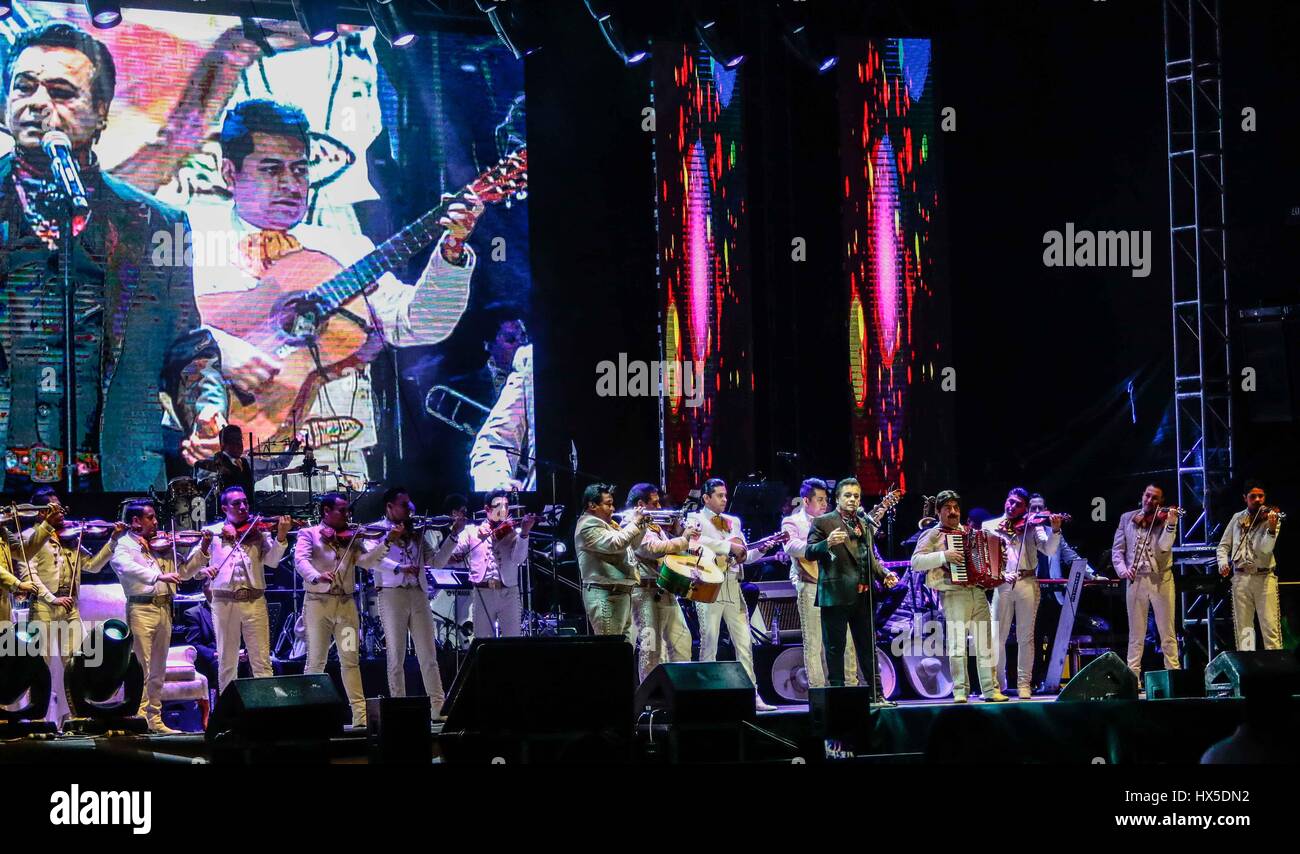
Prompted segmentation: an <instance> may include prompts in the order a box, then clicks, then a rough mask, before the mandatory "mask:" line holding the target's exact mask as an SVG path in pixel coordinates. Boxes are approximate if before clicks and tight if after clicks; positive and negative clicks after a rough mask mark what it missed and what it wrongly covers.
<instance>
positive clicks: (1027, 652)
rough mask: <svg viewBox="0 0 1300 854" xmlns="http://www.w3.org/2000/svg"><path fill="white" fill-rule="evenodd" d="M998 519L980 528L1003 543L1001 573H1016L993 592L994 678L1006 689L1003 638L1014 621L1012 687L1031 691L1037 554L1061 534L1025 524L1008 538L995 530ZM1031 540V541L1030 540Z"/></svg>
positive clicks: (1052, 545) (1058, 540)
mask: <svg viewBox="0 0 1300 854" xmlns="http://www.w3.org/2000/svg"><path fill="white" fill-rule="evenodd" d="M1006 518H1007V517H1006V516H999V517H998V518H996V519H990V520H988V521H987V522H985V523H984V524H983V525H982V526H981V527H983V529H984V530H985V531H989V532H990V533H993V534H996V535H997V536H999V537H1001V538H1002V539H1003V540H1004V541H1005V542H1006V544H1007V565H1006V569H1004V572H1006V571H1010V572H1016V573H1019V575H1018V577H1017V578H1016V581H1015V582H1014V583H1012V584H1005V583H1004V584H999V585H998V586H997V587H996V588H995V589H994V590H993V626H994V628H996V629H997V637H998V643H997V647H996V648H995V649H994V650H993V653H994V659H995V661H996V669H997V675H998V685H999V686H1000V687H1002V688H1006V686H1007V638H1008V637H1009V636H1010V635H1011V619H1012V617H1013V616H1014V617H1015V622H1016V671H1017V675H1016V688H1017V689H1019V690H1021V691H1028V690H1031V684H1030V683H1031V682H1032V680H1033V677H1034V623H1035V622H1036V621H1037V619H1038V601H1039V597H1040V596H1041V595H1042V594H1041V590H1040V588H1039V586H1038V576H1037V574H1036V573H1037V572H1038V553H1039V552H1040V551H1041V552H1042V553H1043V554H1047V555H1050V554H1053V553H1054V552H1055V551H1056V549H1057V547H1058V546H1059V545H1060V543H1061V533H1060V532H1059V531H1055V532H1053V531H1052V529H1051V527H1050V526H1048V525H1026V526H1025V531H1024V533H1023V535H1019V536H1016V535H1009V534H1006V533H1005V532H1003V531H1001V530H1000V529H999V526H1000V525H1001V524H1002V522H1003V521H1004V520H1005V519H1006ZM1031 538H1032V539H1031Z"/></svg>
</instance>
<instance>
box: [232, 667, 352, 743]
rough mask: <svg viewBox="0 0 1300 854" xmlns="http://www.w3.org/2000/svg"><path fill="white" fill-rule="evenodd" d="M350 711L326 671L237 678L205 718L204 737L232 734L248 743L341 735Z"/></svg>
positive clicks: (326, 737) (349, 718)
mask: <svg viewBox="0 0 1300 854" xmlns="http://www.w3.org/2000/svg"><path fill="white" fill-rule="evenodd" d="M351 719H352V715H351V709H350V708H349V707H348V704H347V703H346V702H344V700H343V697H342V696H340V695H339V692H338V689H336V688H335V687H334V682H333V680H331V679H330V677H329V676H328V675H326V674H324V673H313V674H310V675H306V676H271V677H267V678H264V679H236V680H235V681H234V682H231V683H230V684H229V685H227V686H226V690H225V691H223V692H221V697H220V699H218V700H217V708H216V709H215V710H214V711H213V712H212V717H211V718H210V719H209V720H208V738H209V739H212V738H215V737H217V736H219V735H221V734H223V733H233V734H235V735H239V736H242V737H243V738H245V739H248V740H251V741H276V740H283V739H287V740H295V741H304V740H313V739H328V738H332V737H334V736H339V735H342V734H343V725H344V724H345V723H346V722H348V721H350V720H351Z"/></svg>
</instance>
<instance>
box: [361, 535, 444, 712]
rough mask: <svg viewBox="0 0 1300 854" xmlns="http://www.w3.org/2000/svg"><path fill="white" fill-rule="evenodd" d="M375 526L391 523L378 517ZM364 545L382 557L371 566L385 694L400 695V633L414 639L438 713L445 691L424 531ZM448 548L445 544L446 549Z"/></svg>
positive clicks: (403, 665) (402, 653)
mask: <svg viewBox="0 0 1300 854" xmlns="http://www.w3.org/2000/svg"><path fill="white" fill-rule="evenodd" d="M378 524H379V526H380V527H383V528H391V527H392V526H393V523H392V522H390V521H389V520H388V519H381V520H380V521H379V523H378ZM370 548H374V549H378V550H380V551H382V552H384V553H385V554H384V559H383V560H381V561H380V562H379V563H378V564H377V565H376V566H375V568H374V576H375V586H376V587H377V588H378V589H379V620H380V622H382V623H383V625H384V649H385V650H386V654H387V659H388V661H387V663H388V695H389V696H390V697H405V696H406V638H407V636H408V635H409V636H410V638H411V641H412V643H413V644H414V645H415V657H416V659H417V660H418V661H419V662H420V678H421V680H422V681H423V682H424V692H425V694H427V695H428V696H429V711H430V714H431V715H432V716H433V717H435V718H436V717H438V716H439V715H440V714H441V713H442V705H443V702H444V701H445V700H446V693H445V692H444V691H443V688H442V673H441V671H439V670H438V645H437V644H436V643H435V642H434V637H433V612H432V611H430V610H429V576H428V575H427V574H426V573H425V571H424V568H425V567H426V566H432V565H433V564H434V563H435V561H434V551H433V549H432V548H431V545H430V542H429V539H428V538H427V537H426V536H424V532H420V531H416V532H415V533H414V534H413V536H412V537H411V538H410V539H409V541H408V540H399V541H398V542H396V543H388V542H387V541H385V540H380V541H378V542H377V543H375V544H374V545H373V546H371V547H370ZM447 551H450V549H447Z"/></svg>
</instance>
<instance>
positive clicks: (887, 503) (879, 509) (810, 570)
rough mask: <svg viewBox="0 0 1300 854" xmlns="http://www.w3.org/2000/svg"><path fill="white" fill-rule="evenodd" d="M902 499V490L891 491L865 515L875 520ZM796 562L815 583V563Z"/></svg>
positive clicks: (816, 570)
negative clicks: (877, 515) (878, 514)
mask: <svg viewBox="0 0 1300 854" xmlns="http://www.w3.org/2000/svg"><path fill="white" fill-rule="evenodd" d="M902 499H903V490H901V489H891V490H890V491H889V492H887V493H885V497H884V498H882V499H880V503H879V504H877V505H876V506H875V507H872V508H871V512H870V513H868V514H867V515H868V516H870V517H871V518H873V519H874V518H876V514H877V513H884V512H887V511H888V510H889V509H890V508H891V507H893V506H894V505H895V504H897V503H898V502H899V501H901V500H902ZM797 560H798V561H799V568H800V569H802V570H803V571H804V574H805V575H807V576H808V578H809V579H810V580H812V581H813V582H815V581H817V573H818V569H819V567H818V566H817V561H815V560H809V559H808V558H806V557H801V558H797ZM892 562H893V561H891V563H892ZM898 563H901V564H906V563H907V561H900V562H898ZM885 568H886V569H891V567H889V566H886V567H885Z"/></svg>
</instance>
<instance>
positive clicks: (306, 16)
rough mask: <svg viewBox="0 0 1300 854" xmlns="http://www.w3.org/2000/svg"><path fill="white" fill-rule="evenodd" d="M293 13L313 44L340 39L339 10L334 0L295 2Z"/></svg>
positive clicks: (294, 0) (303, 0)
mask: <svg viewBox="0 0 1300 854" xmlns="http://www.w3.org/2000/svg"><path fill="white" fill-rule="evenodd" d="M293 13H294V15H295V16H297V18H298V23H299V25H301V26H302V28H303V31H304V32H306V33H307V37H308V38H309V39H311V42H312V44H328V43H330V42H332V41H334V39H336V38H338V34H339V10H338V7H337V6H335V4H334V0H293Z"/></svg>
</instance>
